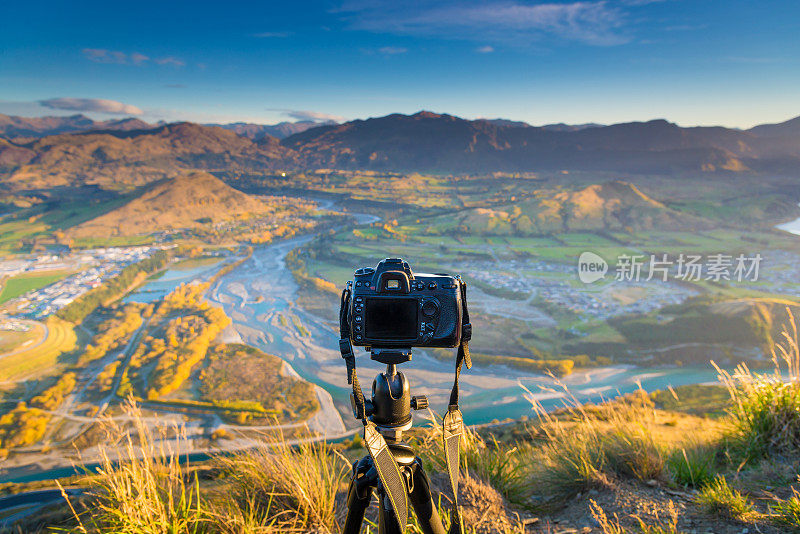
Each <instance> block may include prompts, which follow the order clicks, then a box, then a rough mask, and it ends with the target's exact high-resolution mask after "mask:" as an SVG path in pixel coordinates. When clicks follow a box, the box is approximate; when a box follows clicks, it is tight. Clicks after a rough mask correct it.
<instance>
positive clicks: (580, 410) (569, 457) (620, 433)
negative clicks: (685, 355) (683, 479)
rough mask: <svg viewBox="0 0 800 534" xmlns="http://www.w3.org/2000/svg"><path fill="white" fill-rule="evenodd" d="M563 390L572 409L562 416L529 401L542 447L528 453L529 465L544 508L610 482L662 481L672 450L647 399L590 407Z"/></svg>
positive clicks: (567, 408)
mask: <svg viewBox="0 0 800 534" xmlns="http://www.w3.org/2000/svg"><path fill="white" fill-rule="evenodd" d="M562 388H563V390H564V392H565V394H566V397H565V398H566V401H565V402H566V404H565V407H564V408H563V409H562V410H560V411H559V412H557V413H551V412H547V411H546V410H545V409H544V407H543V406H542V405H541V404H540V403H539V402H538V401H536V400H534V397H533V395H532V394H531V395H529V397H528V398H529V400H530V401H531V404H532V405H533V408H534V410H535V411H536V414H537V416H538V424H537V425H535V426H534V427H533V428H532V429H531V432H532V439H533V440H534V441H536V442H537V445H536V446H533V447H530V448H529V449H527V450H526V456H527V458H526V459H525V463H526V465H528V476H529V480H530V484H531V486H532V487H534V488H537V492H536V493H537V494H536V496H535V497H536V498H537V499H538V500H539V502H540V503H542V504H548V503H553V502H559V501H563V500H564V499H568V498H570V497H571V496H573V495H575V494H577V493H579V492H582V491H585V490H587V489H589V488H591V487H593V486H602V485H605V484H606V483H608V481H609V477H617V476H619V477H633V478H636V479H639V480H645V481H646V480H650V479H653V478H658V477H660V476H661V474H662V472H663V470H664V466H665V461H666V457H667V451H666V450H665V447H664V445H663V444H662V443H661V442H660V440H659V439H658V433H659V430H660V429H659V428H658V426H657V425H656V423H655V410H654V409H653V407H652V404H651V403H650V401H649V398H648V397H647V395H646V394H643V393H637V394H633V395H629V396H627V397H626V398H625V399H622V400H617V401H614V402H608V403H604V404H602V405H599V406H592V407H589V406H584V405H581V404H580V403H579V402H578V401H577V399H575V398H574V397H573V396H571V395H570V394H569V392H568V390H567V389H566V387H563V386H562ZM528 393H529V394H530V392H528Z"/></svg>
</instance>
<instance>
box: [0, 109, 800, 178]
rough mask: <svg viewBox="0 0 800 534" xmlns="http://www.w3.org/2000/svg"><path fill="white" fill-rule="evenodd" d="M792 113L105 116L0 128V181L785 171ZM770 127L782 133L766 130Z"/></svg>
mask: <svg viewBox="0 0 800 534" xmlns="http://www.w3.org/2000/svg"><path fill="white" fill-rule="evenodd" d="M81 117H82V116H74V117H73V118H72V119H73V122H72V123H71V124H72V126H70V127H77V126H76V125H78V126H80V125H81V124H83V126H86V124H85V117H83V118H81ZM12 119H13V120H12ZM17 119H18V118H9V117H5V116H4V120H5V121H6V122H5V124H6V126H7V127H9V128H10V126H8V125H9V124H10V123H13V124H14V127H15V128H18V129H19V128H21V127H22V126H21V125H22V122H21V121H20V120H17ZM49 119H51V118H47V119H41V120H40V119H35V120H34V119H31V120H33V121H34V122H32V123H31V124H29V125H28V126H31V125H33V126H36V127H38V128H44V127H45V126H47V127H49V128H56V127H59V128H65V127H67V126H65V125H64V124H61V125H60V126H58V125H57V124H55V123H51V122H48V121H49ZM37 120H39V121H40V122H36V121H37ZM796 120H797V119H795V120H794V121H796ZM794 121H789V122H787V123H783V124H782V125H774V126H767V125H765V126H764V127H759V128H761V129H754V131H742V130H735V129H729V128H722V127H695V128H682V127H680V126H678V125H676V124H673V123H670V122H667V121H666V120H652V121H648V122H630V123H622V124H614V125H610V126H593V127H579V126H573V127H567V128H564V127H561V126H560V125H556V126H558V127H535V126H519V125H517V124H516V123H511V124H508V123H507V121H505V120H504V119H497V120H491V121H489V120H483V119H481V120H475V121H470V120H465V119H462V118H459V117H455V116H452V115H446V114H437V113H432V112H429V111H421V112H419V113H416V114H414V115H401V114H392V115H387V116H384V117H377V118H370V119H366V120H356V121H352V122H347V123H344V124H326V125H319V126H316V127H314V128H310V129H307V130H305V131H303V132H300V133H295V134H293V135H290V136H289V137H286V138H285V139H283V140H281V141H279V140H278V139H276V138H275V137H272V136H270V135H268V134H266V133H265V132H264V131H263V128H264V127H262V126H259V125H246V124H240V125H238V127H240V131H242V132H243V133H245V134H247V135H239V134H237V133H236V125H232V126H230V127H231V128H233V130H231V129H227V128H223V127H218V126H203V125H199V124H193V123H173V124H163V125H145V126H146V128H137V126H141V124H140V123H139V122H137V121H136V119H123V120H121V121H110V122H105V123H102V124H103V125H105V127H106V128H110V129H106V130H89V131H82V132H74V133H63V134H58V135H50V136H45V137H41V138H38V139H31V138H29V137H26V138H12V139H5V140H3V139H0V183H2V184H3V185H4V186H8V187H9V188H10V189H11V190H12V191H21V190H35V189H49V188H53V187H61V186H67V187H75V186H81V185H98V186H100V187H103V188H111V189H126V188H128V189H129V188H131V187H137V186H141V185H143V184H146V183H150V182H153V181H156V180H160V179H163V178H168V177H172V176H175V175H176V174H177V173H179V172H181V171H184V170H194V169H199V170H209V171H213V170H220V171H222V170H224V171H226V172H233V173H237V172H241V173H262V172H267V171H273V170H276V169H288V168H294V169H300V170H305V169H319V168H334V169H336V168H338V169H344V170H376V171H400V172H403V171H414V172H441V173H490V172H495V171H504V172H528V171H532V172H536V171H562V170H567V171H570V170H576V171H606V172H615V173H630V174H674V173H697V172H720V171H722V172H749V171H755V172H773V173H786V172H795V171H796V169H797V168H798V166H800V136H793V135H790V134H791V132H792V131H793V127H794V125H795V124H796V122H794ZM97 124H100V123H95V126H96V125H97ZM142 124H143V123H142ZM306 126H307V125H306ZM31 127H32V126H31ZM765 128H766V129H765ZM770 128H771V129H772V130H770ZM242 129H244V130H242ZM776 130H777V131H778V132H779V133H781V136H779V137H766V136H765V135H766V134H765V132H769V131H776ZM18 131H19V130H18ZM783 132H789V133H787V134H786V135H783ZM251 137H256V139H251Z"/></svg>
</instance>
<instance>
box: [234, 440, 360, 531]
mask: <svg viewBox="0 0 800 534" xmlns="http://www.w3.org/2000/svg"><path fill="white" fill-rule="evenodd" d="M219 461H220V462H221V464H222V466H223V469H224V472H225V474H226V475H227V476H228V477H229V478H230V479H231V480H232V481H233V488H234V489H233V494H234V499H235V501H236V502H237V503H238V506H239V508H240V509H241V510H243V511H244V512H245V513H244V515H245V516H247V517H257V516H259V515H260V516H262V519H266V520H267V522H268V523H271V524H274V525H276V526H280V528H282V529H284V530H286V531H302V532H309V531H313V532H333V531H335V530H336V528H337V516H338V515H341V514H340V513H337V512H341V511H342V510H341V509H340V508H339V507H338V506H337V501H336V496H337V492H338V491H339V489H340V487H341V486H343V485H344V484H345V478H346V476H347V475H348V474H349V472H350V464H349V462H347V461H346V460H345V459H344V457H342V456H340V455H337V454H334V453H333V451H332V450H331V448H330V445H328V444H326V443H325V442H317V443H313V442H302V443H300V444H299V445H298V446H296V447H292V446H291V445H289V444H288V443H287V442H286V440H285V439H283V435H281V434H279V435H278V439H277V440H274V441H272V443H271V444H269V445H267V444H262V445H259V446H258V447H256V448H255V449H253V450H249V451H247V452H242V453H238V454H235V455H233V456H231V457H220V458H219Z"/></svg>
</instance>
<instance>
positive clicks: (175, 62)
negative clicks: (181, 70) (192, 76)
mask: <svg viewBox="0 0 800 534" xmlns="http://www.w3.org/2000/svg"><path fill="white" fill-rule="evenodd" d="M154 61H155V62H156V63H158V64H159V65H169V66H171V67H183V66H185V65H186V62H185V61H183V60H182V59H178V58H176V57H174V56H167V57H161V58H158V59H155V60H154Z"/></svg>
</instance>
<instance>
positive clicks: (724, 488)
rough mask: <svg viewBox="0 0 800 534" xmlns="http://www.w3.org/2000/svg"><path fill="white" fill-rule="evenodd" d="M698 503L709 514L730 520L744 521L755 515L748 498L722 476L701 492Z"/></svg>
mask: <svg viewBox="0 0 800 534" xmlns="http://www.w3.org/2000/svg"><path fill="white" fill-rule="evenodd" d="M697 502H698V504H700V506H702V507H703V508H704V509H705V510H706V511H707V512H708V513H710V514H714V515H718V516H722V517H726V518H730V519H739V520H744V519H747V517H748V516H751V515H752V514H753V513H754V510H753V505H752V504H751V503H750V501H749V500H748V499H747V497H745V496H744V495H742V494H741V493H739V492H738V491H736V490H735V489H732V488H731V487H730V486H729V485H728V482H727V481H726V480H725V477H723V476H721V475H720V476H717V478H716V479H714V481H713V482H711V483H709V484H707V485H706V486H705V487H703V489H702V490H700V494H699V495H698V496H697Z"/></svg>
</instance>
